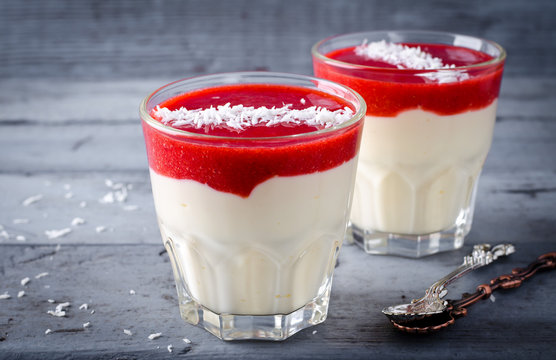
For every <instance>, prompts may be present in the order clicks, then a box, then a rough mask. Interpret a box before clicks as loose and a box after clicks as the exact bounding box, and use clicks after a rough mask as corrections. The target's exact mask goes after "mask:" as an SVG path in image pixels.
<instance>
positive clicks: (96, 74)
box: [0, 0, 556, 79]
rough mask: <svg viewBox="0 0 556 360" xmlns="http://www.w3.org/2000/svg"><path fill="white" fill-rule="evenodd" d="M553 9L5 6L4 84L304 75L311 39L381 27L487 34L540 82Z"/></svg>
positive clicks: (396, 1) (198, 2)
mask: <svg viewBox="0 0 556 360" xmlns="http://www.w3.org/2000/svg"><path fill="white" fill-rule="evenodd" d="M555 13H556V3H554V1H552V0H536V1H521V0H512V1H509V0H507V1H486V2H485V1H481V0H468V1H465V2H461V1H425V2H421V1H420V2H413V1H406V0H393V1H378V0H373V1H366V0H352V1H334V0H325V1H317V0H310V1H297V0H286V1H273V0H262V1H255V2H254V1H218V0H208V1H205V0H194V1H191V0H190V1H166V2H159V1H132V0H126V1H115V2H113V1H93V0H89V1H78V2H76V1H68V0H67V1H40V0H35V1H18V0H9V1H6V0H5V1H2V2H0V33H2V34H3V36H2V37H0V49H2V52H0V78H32V77H37V76H39V77H47V78H51V77H65V78H75V77H79V78H89V79H99V78H105V79H113V78H130V77H131V78H144V77H151V76H169V77H183V76H185V75H192V74H200V73H214V72H222V71H237V70H256V69H265V70H272V71H288V72H296V73H310V72H311V62H310V58H309V50H310V48H311V46H312V45H313V44H314V43H315V42H316V41H318V40H320V39H322V38H324V37H327V36H330V35H333V34H338V33H346V32H355V31H366V30H384V29H427V30H442V31H451V32H459V33H465V34H469V35H475V36H480V37H485V38H489V39H492V40H495V41H497V42H499V43H501V44H502V45H503V46H504V47H506V48H507V50H508V53H509V57H508V68H507V73H509V74H520V75H523V74H527V75H535V76H538V77H543V76H546V75H554V74H555V71H556V68H555V67H554V66H553V65H554V63H555V62H556V61H555V59H556V48H554V46H551V44H554V41H555V38H554V36H555V35H554V25H553V24H554V14H555ZM524 39H526V40H524Z"/></svg>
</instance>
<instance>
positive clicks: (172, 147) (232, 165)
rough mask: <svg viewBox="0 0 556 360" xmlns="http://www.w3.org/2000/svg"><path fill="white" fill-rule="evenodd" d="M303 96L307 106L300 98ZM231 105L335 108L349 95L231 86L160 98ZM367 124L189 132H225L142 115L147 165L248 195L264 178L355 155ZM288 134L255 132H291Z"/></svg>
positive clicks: (170, 104) (175, 104)
mask: <svg viewBox="0 0 556 360" xmlns="http://www.w3.org/2000/svg"><path fill="white" fill-rule="evenodd" d="M302 98H303V99H304V100H305V104H303V103H302V102H301V99H302ZM226 103H231V105H232V106H233V105H239V104H242V105H244V106H254V107H260V106H266V107H272V106H276V107H282V106H283V105H284V104H292V108H293V109H304V108H307V107H310V106H313V105H314V106H323V107H326V108H327V109H328V110H331V111H335V110H338V109H343V108H344V107H346V106H348V107H350V108H351V109H352V110H354V112H355V109H353V107H352V106H351V105H350V104H349V103H348V102H346V101H345V100H344V99H342V98H339V97H336V96H332V95H329V94H326V93H324V92H318V91H316V90H311V89H306V88H302V87H291V86H281V85H259V84H248V85H247V84H244V85H229V86H222V87H215V88H209V89H204V90H198V91H195V92H191V93H186V94H182V95H179V96H176V97H174V98H171V99H169V100H166V101H165V102H163V103H161V104H159V105H160V107H167V108H168V109H170V110H175V109H179V108H180V107H182V106H183V107H185V108H187V109H190V110H193V109H198V108H208V107H210V106H211V105H212V106H214V107H216V106H218V105H224V104H226ZM361 128H362V122H361V121H359V122H357V123H355V124H352V125H349V126H347V127H345V128H343V129H341V130H336V131H332V132H325V133H324V134H311V133H310V132H313V131H315V130H319V129H318V128H316V127H312V126H307V125H302V126H286V125H275V126H270V127H267V126H266V125H262V126H256V127H253V128H249V129H247V130H245V131H240V132H238V131H237V130H233V129H225V128H213V129H211V128H207V129H204V128H203V129H194V128H190V127H180V128H179V129H181V130H185V131H188V132H196V133H202V134H207V135H216V136H220V137H219V138H211V137H205V138H202V136H196V135H195V134H178V133H169V132H165V131H162V130H160V129H157V128H155V127H153V126H151V125H149V124H148V123H147V122H146V121H143V132H144V134H145V141H146V146H147V156H148V159H149V166H150V167H151V169H152V170H154V171H155V172H156V173H158V174H160V175H164V176H168V177H171V178H174V179H190V180H194V181H197V182H199V183H202V184H207V185H208V186H210V187H211V188H213V189H215V190H218V191H223V192H228V193H232V194H236V195H239V196H242V197H248V196H249V194H250V193H251V191H252V190H253V189H254V188H255V187H256V186H257V185H258V184H260V183H262V182H264V181H266V180H268V179H270V178H272V177H275V176H295V175H303V174H311V173H314V172H319V171H325V170H329V169H332V168H334V167H337V166H339V165H341V164H343V163H344V162H346V161H349V160H350V159H352V158H353V157H354V156H355V155H356V153H357V149H358V148H359V141H360V135H361ZM303 133H305V135H300V136H295V137H288V138H285V139H284V138H282V139H271V138H268V139H263V140H261V139H252V138H253V137H274V136H287V135H292V134H303Z"/></svg>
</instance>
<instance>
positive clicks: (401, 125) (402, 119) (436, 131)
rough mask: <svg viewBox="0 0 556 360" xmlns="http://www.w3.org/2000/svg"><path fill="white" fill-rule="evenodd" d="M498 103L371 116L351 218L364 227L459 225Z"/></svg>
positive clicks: (418, 229) (413, 229)
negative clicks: (454, 110) (438, 111)
mask: <svg viewBox="0 0 556 360" xmlns="http://www.w3.org/2000/svg"><path fill="white" fill-rule="evenodd" d="M496 106H497V101H494V102H493V103H492V104H491V105H489V106H488V107H486V108H483V109H480V110H475V111H469V112H465V113H462V114H457V115H449V116H441V115H437V114H434V113H431V112H427V111H422V110H410V111H406V112H403V113H401V114H400V115H398V116H396V117H374V116H367V117H366V119H365V126H364V129H363V139H362V143H361V150H360V154H359V166H358V172H357V178H356V182H355V193H354V200H353V207H352V213H351V221H352V222H353V223H354V224H355V225H357V226H358V227H359V228H362V229H365V230H374V231H381V232H388V233H397V234H413V235H417V234H428V233H432V232H437V231H441V230H446V229H449V228H451V227H452V226H454V225H455V223H456V219H457V217H458V215H459V214H460V213H461V211H462V210H467V209H468V208H469V206H470V204H471V202H472V198H473V189H474V187H475V184H476V182H477V180H478V177H479V173H480V172H481V168H482V166H483V163H484V161H485V159H486V156H487V153H488V151H489V148H490V145H491V142H492V132H493V128H494V122H495V118H496Z"/></svg>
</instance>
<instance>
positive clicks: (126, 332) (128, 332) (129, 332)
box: [124, 329, 133, 336]
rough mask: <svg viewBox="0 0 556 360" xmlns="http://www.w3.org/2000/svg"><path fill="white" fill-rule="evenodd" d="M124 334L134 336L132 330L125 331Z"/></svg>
mask: <svg viewBox="0 0 556 360" xmlns="http://www.w3.org/2000/svg"><path fill="white" fill-rule="evenodd" d="M124 334H126V335H129V336H131V335H133V333H132V332H131V330H128V329H124Z"/></svg>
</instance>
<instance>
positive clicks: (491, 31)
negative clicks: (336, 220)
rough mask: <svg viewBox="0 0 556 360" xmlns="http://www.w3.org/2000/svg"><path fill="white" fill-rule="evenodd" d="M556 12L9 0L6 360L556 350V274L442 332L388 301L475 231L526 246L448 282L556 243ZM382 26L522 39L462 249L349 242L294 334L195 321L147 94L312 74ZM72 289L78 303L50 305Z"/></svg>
mask: <svg viewBox="0 0 556 360" xmlns="http://www.w3.org/2000/svg"><path fill="white" fill-rule="evenodd" d="M555 18H556V2H554V1H552V0H540V1H489V2H486V1H478V0H469V1H465V2H455V1H422V2H421V1H419V2H417V1H402V0H395V1H378V0H377V1H363V0H357V1H356V0H352V1H333V0H323V1H316V0H307V1H300V0H286V1H270V0H264V1H254V0H251V1H250V0H244V1H213V0H210V1H92V0H91V1H18V0H13V1H12V0H8V1H6V0H4V1H1V2H0V224H1V225H2V228H0V295H2V294H4V293H7V294H9V295H10V296H11V298H10V299H2V300H0V359H70V358H72V359H136V358H137V359H140V358H141V359H142V358H150V359H162V358H174V357H176V356H179V357H183V358H203V359H206V358H221V359H235V358H238V359H266V358H277V359H282V358H283V359H285V358H306V359H308V358H336V359H339V358H346V359H354V358H374V359H380V358H413V359H417V358H423V359H425V358H426V359H431V358H434V359H436V358H493V359H494V358H498V359H512V358H535V357H536V358H542V359H544V358H546V359H548V358H555V356H556V314H555V313H554V305H555V301H556V300H555V299H556V272H553V273H542V274H539V275H538V276H536V277H534V278H532V279H531V280H530V281H528V282H527V283H525V284H524V285H523V286H522V287H521V288H518V289H514V290H510V291H506V292H503V293H502V292H499V293H496V294H495V296H496V297H495V301H494V302H491V301H483V302H481V303H478V304H476V305H474V306H473V307H472V308H470V310H469V315H468V316H467V317H466V318H462V319H460V320H458V321H457V323H456V324H455V325H454V326H452V327H450V328H448V329H446V330H444V331H442V332H439V333H436V334H432V335H425V336H417V335H406V334H402V333H399V332H397V331H395V330H394V329H393V328H392V327H391V326H390V325H389V323H388V322H387V319H386V318H385V317H384V316H383V315H382V314H381V313H380V309H381V308H382V307H384V306H386V305H390V304H393V303H399V302H403V301H407V300H409V299H411V298H414V297H418V296H420V295H421V294H422V291H423V290H424V288H425V287H426V286H428V285H429V284H430V283H431V282H433V281H434V280H436V279H437V278H439V277H440V276H442V275H444V274H446V273H447V272H449V271H450V270H452V269H453V268H455V267H456V266H457V265H459V264H460V263H461V261H462V258H463V256H464V255H466V254H467V253H468V252H469V251H470V249H471V247H472V245H473V244H478V243H484V242H487V243H492V244H496V243H502V242H509V243H514V244H515V245H516V247H517V252H516V253H515V254H513V255H511V256H510V257H508V258H506V259H503V260H499V261H498V262H496V263H494V264H492V265H491V266H489V267H487V268H483V269H480V270H478V271H477V272H475V273H473V274H471V275H468V276H467V277H464V278H462V279H461V280H459V281H458V282H457V283H456V284H455V285H454V286H453V287H450V294H449V295H448V298H458V297H459V296H460V295H461V293H462V292H465V291H474V289H475V287H476V286H477V285H479V284H481V283H484V282H487V281H488V280H489V279H491V278H492V277H494V276H497V275H500V274H503V273H508V272H509V271H511V269H512V268H514V267H518V266H524V265H526V264H528V263H529V262H530V261H532V260H533V259H535V258H536V257H537V256H538V255H541V254H543V253H545V252H548V251H555V250H556V236H555V234H556V115H555V114H556V96H555V94H556V66H555V65H556V45H555V44H556V25H555V24H556V21H554V19H555ZM378 29H430V30H443V31H451V32H457V33H465V34H469V35H475V36H480V37H485V38H489V39H492V40H495V41H497V42H499V43H501V44H502V45H503V46H504V47H505V48H506V49H507V50H508V61H507V66H506V71H505V77H504V80H503V84H502V92H501V97H500V102H499V111H498V119H497V124H496V128H495V135H494V142H493V145H492V149H491V152H490V154H489V157H488V160H487V162H486V164H485V167H484V171H483V174H482V178H481V181H480V185H479V191H478V196H477V207H476V212H475V220H474V224H473V229H472V231H471V233H470V234H469V236H468V238H467V239H466V243H465V245H464V247H463V248H462V249H461V250H458V251H454V252H450V253H444V254H439V255H434V256H431V257H427V258H424V259H420V260H412V259H404V258H399V257H386V256H369V255H366V254H364V253H363V252H362V251H361V250H360V249H359V248H357V247H355V246H353V245H351V246H350V245H346V246H344V247H343V249H342V251H341V255H340V261H339V266H338V267H337V269H336V272H335V278H334V284H333V289H332V298H331V304H330V309H329V317H328V319H327V320H326V321H325V322H324V323H323V324H321V325H318V326H316V327H314V328H310V329H307V330H304V331H302V332H300V333H298V334H296V335H295V336H294V337H292V338H290V339H289V340H287V341H285V342H279V343H269V342H253V341H243V342H223V341H221V340H219V339H217V338H215V337H214V336H212V335H209V334H208V333H207V332H205V331H204V330H202V329H199V328H196V327H193V326H190V325H188V324H185V323H184V322H183V321H182V320H181V319H180V318H179V313H178V306H177V296H176V292H175V289H174V283H173V278H172V273H171V267H170V264H169V261H168V257H167V255H166V254H165V253H164V251H163V246H162V242H161V241H160V235H159V232H158V229H157V225H156V222H155V214H154V208H153V202H152V195H151V189H150V182H149V178H148V170H147V162H146V156H145V149H144V143H143V138H142V133H141V127H140V122H139V119H138V106H139V102H140V100H141V99H142V98H143V97H144V96H145V95H146V94H147V93H149V92H150V91H152V90H154V89H156V88H157V87H159V86H161V85H163V84H165V83H167V82H169V81H171V80H177V79H179V78H184V77H188V76H192V75H197V74H206V73H214V72H224V71H237V70H271V71H286V72H293V73H302V74H311V73H312V69H311V59H310V53H309V51H310V47H311V45H312V44H313V43H314V42H316V41H318V40H319V39H321V38H323V37H326V36H329V35H333V34H337V33H346V32H354V31H364V30H378ZM123 188H125V189H126V190H125V194H124V191H123V190H122V189H123ZM110 194H112V195H110ZM37 195H40V196H42V197H41V198H40V199H39V200H37V201H36V202H34V203H31V204H28V205H27V206H25V205H24V202H25V200H26V199H29V198H30V197H33V196H37ZM114 195H120V196H119V197H118V196H115V197H114ZM111 197H112V200H114V201H113V202H110V201H109V200H111ZM29 202H31V200H29ZM77 217H79V218H82V219H83V220H84V221H85V222H84V224H80V225H78V224H75V225H72V221H73V220H74V219H75V218H77ZM66 228H67V229H70V230H71V232H69V233H67V234H66V235H65V236H63V237H59V238H56V239H49V238H48V236H47V235H46V233H45V232H46V231H49V230H61V229H66ZM44 273H48V275H45V276H42V277H41V276H38V275H39V274H43V275H44ZM26 277H29V278H30V281H29V282H28V283H27V284H26V285H22V284H21V281H22V280H23V279H24V278H26ZM37 277H38V278H37ZM131 290H134V291H135V294H131V293H130V291H131ZM20 291H24V292H25V294H24V295H23V296H22V297H18V293H19V292H20ZM48 299H53V300H55V303H49V302H48ZM61 302H70V303H71V306H70V307H69V308H68V309H67V316H66V317H60V318H59V317H54V316H51V315H49V314H47V311H48V310H53V309H54V308H55V306H56V305H57V304H58V303H61ZM82 304H87V309H85V308H84V306H82ZM93 310H94V311H93ZM84 323H89V327H87V328H83V324H84ZM47 329H51V331H52V333H50V334H45V331H46V330H47ZM124 329H129V330H131V332H132V335H131V336H130V335H126V334H124V332H123V330H124ZM155 332H161V333H162V336H161V337H160V338H158V339H156V340H148V339H147V337H148V335H149V334H151V333H155ZM183 338H188V339H190V340H191V344H187V343H185V342H184V341H183ZM170 344H171V345H172V346H173V352H172V353H170V352H169V351H168V350H167V346H168V345H170Z"/></svg>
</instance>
